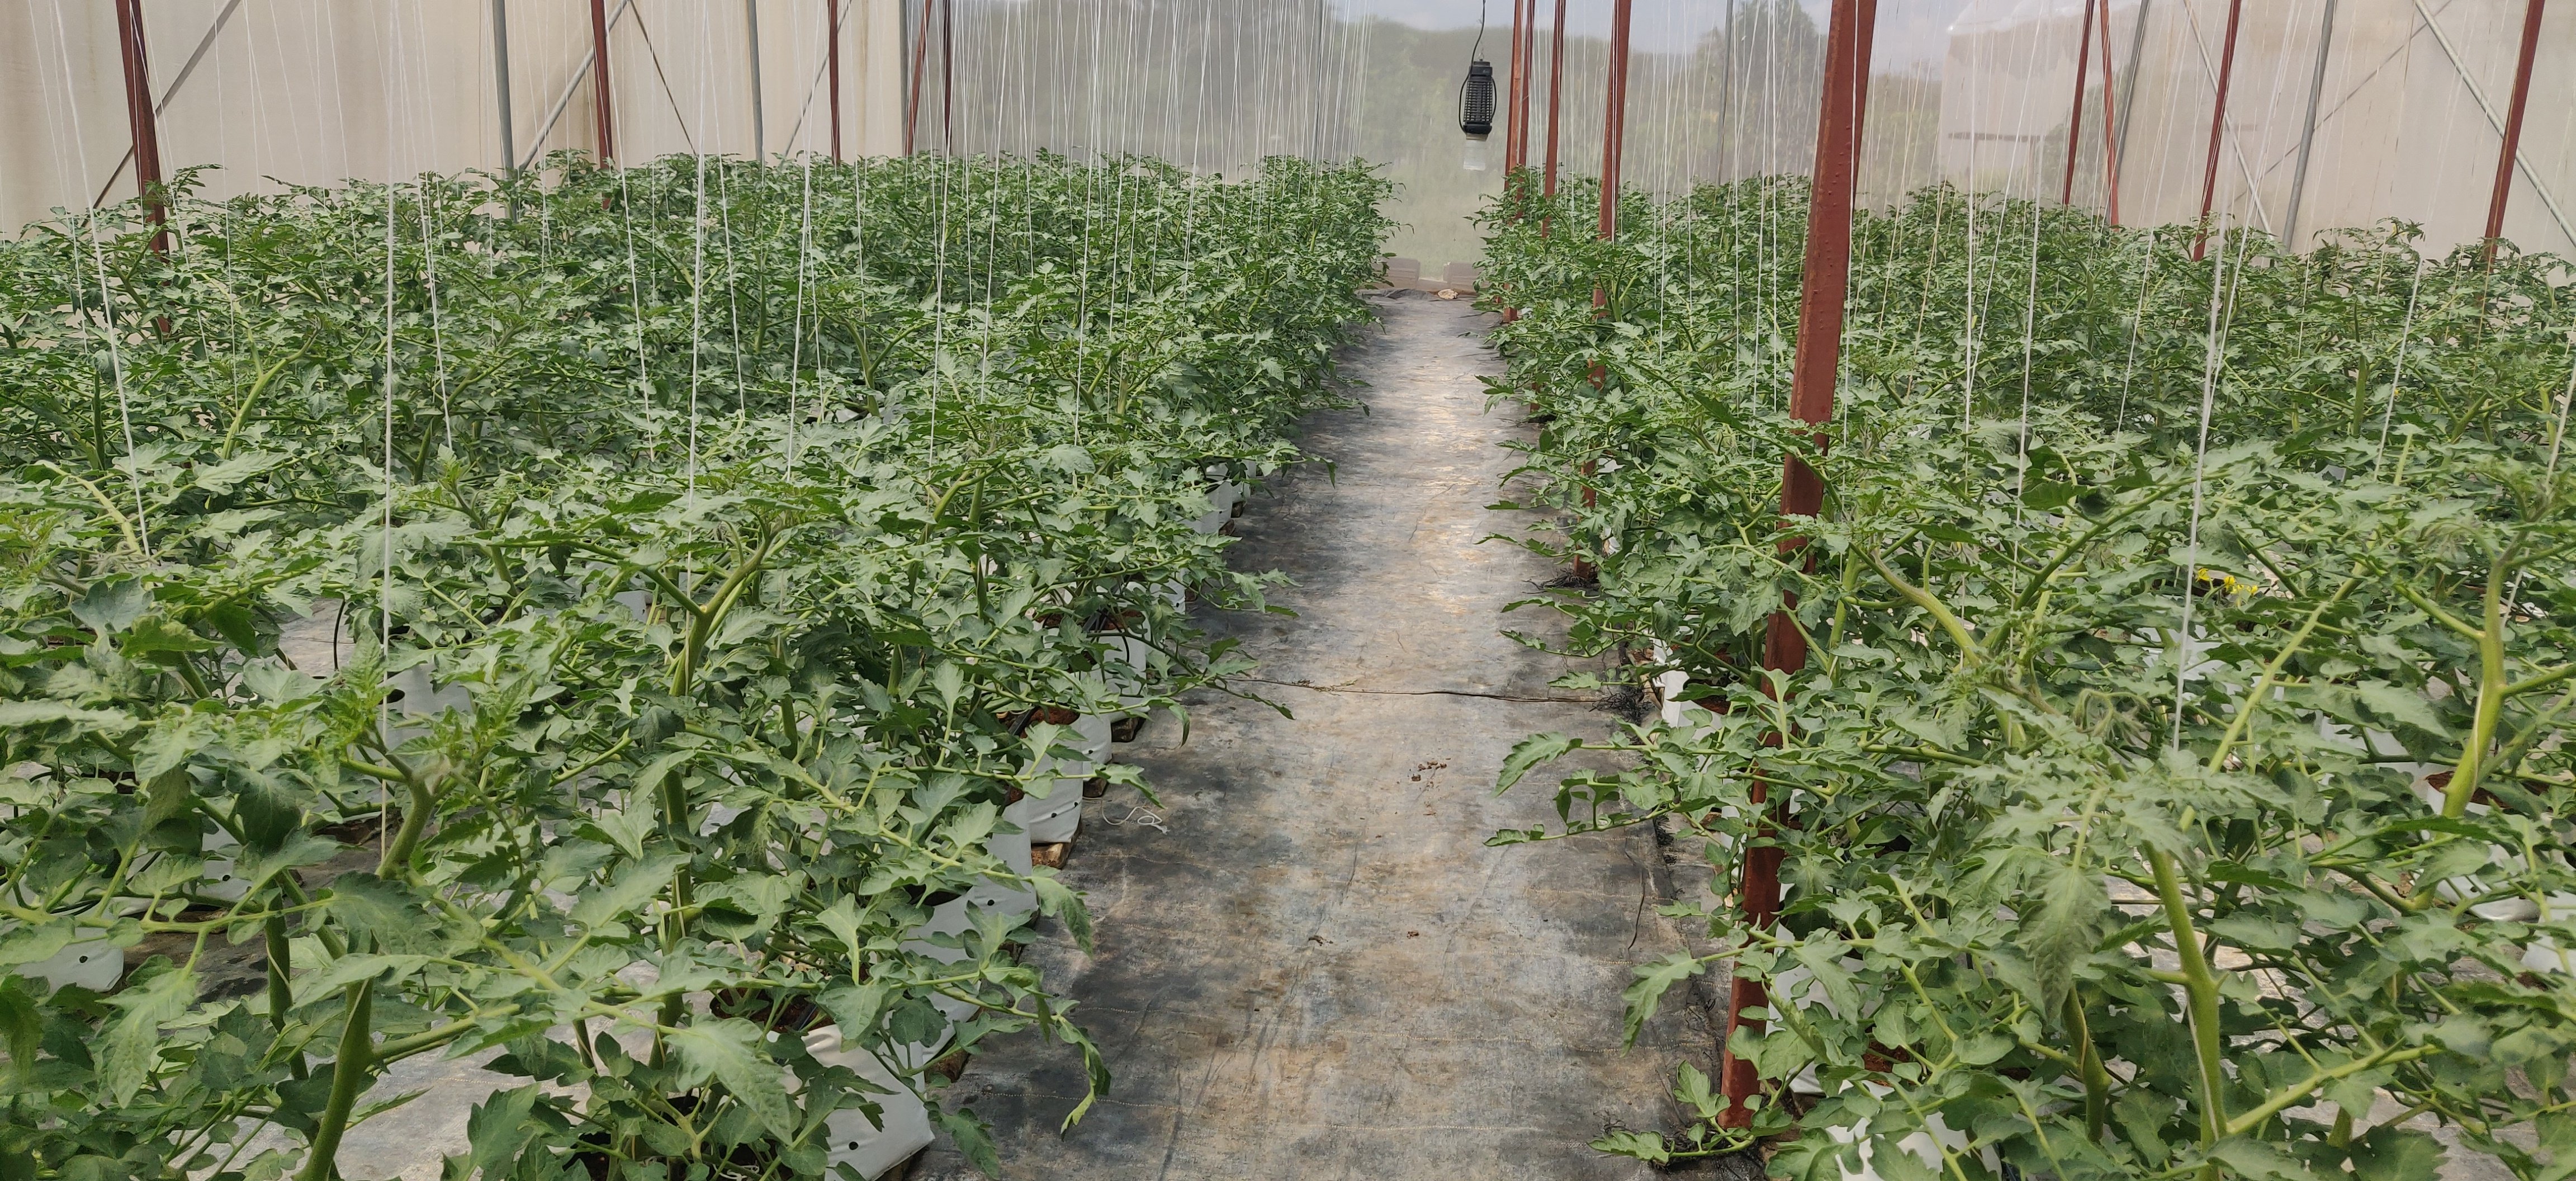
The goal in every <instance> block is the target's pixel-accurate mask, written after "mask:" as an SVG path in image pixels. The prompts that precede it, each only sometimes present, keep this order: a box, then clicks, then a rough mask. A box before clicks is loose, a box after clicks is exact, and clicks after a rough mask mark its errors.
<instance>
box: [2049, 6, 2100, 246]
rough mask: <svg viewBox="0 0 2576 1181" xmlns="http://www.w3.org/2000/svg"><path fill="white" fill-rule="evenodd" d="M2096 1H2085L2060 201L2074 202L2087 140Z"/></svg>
mask: <svg viewBox="0 0 2576 1181" xmlns="http://www.w3.org/2000/svg"><path fill="white" fill-rule="evenodd" d="M2095 3H2097V0H2084V21H2083V25H2084V36H2083V40H2082V42H2081V44H2080V45H2079V46H2078V48H2077V49H2076V50H2075V109H2074V110H2073V111H2071V112H2069V113H2068V114H2067V116H2066V186H2065V187H2064V188H2062V189H2060V190H2059V191H2058V194H2057V203H2058V204H2060V205H2072V204H2074V203H2075V149H2076V147H2077V146H2078V145H2080V144H2082V143H2083V142H2084V83H2085V82H2086V81H2088V80H2089V79H2087V78H2086V77H2085V73H2086V71H2087V70H2089V69H2091V68H2092V65H2093V7H2094V5H2095Z"/></svg>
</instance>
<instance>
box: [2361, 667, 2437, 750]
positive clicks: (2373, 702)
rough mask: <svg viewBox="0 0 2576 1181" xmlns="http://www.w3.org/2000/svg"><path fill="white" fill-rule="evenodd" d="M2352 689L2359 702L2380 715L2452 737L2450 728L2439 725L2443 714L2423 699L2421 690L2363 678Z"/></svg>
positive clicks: (2419, 728)
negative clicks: (2434, 710) (2363, 679)
mask: <svg viewBox="0 0 2576 1181" xmlns="http://www.w3.org/2000/svg"><path fill="white" fill-rule="evenodd" d="M2352 691H2353V695H2354V696H2356V697H2359V698H2360V699H2361V701H2362V704H2364V705H2367V706H2369V707H2370V708H2371V710H2372V711H2373V712H2375V713H2377V714H2379V715H2380V716H2382V717H2385V718H2390V719H2393V720H2395V721H2399V722H2403V723H2405V724H2407V725H2409V726H2413V727H2415V728H2416V729H2418V730H2422V731H2424V732H2425V733H2428V734H2434V735H2438V736H2440V737H2443V738H2448V737H2450V736H2451V730H2450V728H2449V727H2447V726H2445V725H2443V724H2442V716H2441V715H2440V714H2437V713H2435V712H2433V704H2432V703H2431V702H2429V701H2426V700H2425V699H2424V695H2423V694H2422V693H2419V692H2416V691H2414V690H2412V689H2402V688H2399V687H2398V686H2395V685H2391V684H2389V683H2388V682H2386V681H2362V682H2359V683H2357V684H2355V685H2354V686H2353V687H2352Z"/></svg>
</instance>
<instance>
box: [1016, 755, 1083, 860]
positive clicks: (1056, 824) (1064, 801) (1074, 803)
mask: <svg viewBox="0 0 2576 1181" xmlns="http://www.w3.org/2000/svg"><path fill="white" fill-rule="evenodd" d="M1076 765H1078V764H1076ZM1057 769H1058V770H1064V769H1065V767H1062V766H1060V767H1058V768H1057ZM1083 778H1087V776H1084V777H1075V776H1070V775H1068V776H1066V777H1063V778H1058V779H1048V780H1041V781H1039V782H1038V783H1037V784H1034V785H1032V786H1034V787H1036V788H1037V789H1038V791H1043V792H1044V793H1045V798H1044V799H1040V798H1039V796H1038V791H1032V792H1030V793H1029V794H1028V795H1025V796H1022V797H1021V798H1020V800H1019V802H1018V803H1015V804H1012V805H1011V807H1010V808H1009V809H1007V810H1005V811H1004V813H1003V815H1005V816H1008V817H1009V818H1010V820H1011V823H1013V824H1016V825H1019V826H1020V827H1021V828H1024V829H1027V830H1028V838H1029V843H1030V844H1032V845H1057V844H1062V843H1064V842H1066V841H1069V840H1072V839H1073V834H1074V830H1075V829H1076V828H1078V827H1080V826H1081V824H1082V780H1083ZM1014 813H1016V814H1014Z"/></svg>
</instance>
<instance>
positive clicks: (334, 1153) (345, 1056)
mask: <svg viewBox="0 0 2576 1181" xmlns="http://www.w3.org/2000/svg"><path fill="white" fill-rule="evenodd" d="M375 991H376V984H375V981H373V980H361V981H359V982H357V983H356V984H352V985H350V986H349V1015H348V1016H347V1017H346V1018H344V1019H343V1020H342V1021H341V1023H340V1051H339V1055H338V1056H337V1057H336V1058H334V1059H333V1060H332V1062H331V1098H330V1100H329V1102H328V1103H327V1104H326V1105H325V1106H324V1107H323V1108H322V1119H321V1121H320V1122H319V1123H317V1124H315V1125H314V1128H313V1148H312V1151H311V1153H310V1155H308V1156H306V1157H305V1158H304V1169H303V1171H302V1172H299V1173H297V1174H296V1181H328V1179H329V1178H331V1177H334V1176H337V1175H338V1173H339V1161H338V1157H339V1155H340V1137H341V1135H342V1134H343V1133H345V1132H347V1131H348V1130H349V1111H350V1109H351V1108H353V1107H356V1106H357V1103H358V1094H359V1092H361V1091H364V1090H366V1089H367V1076H368V1074H369V1073H371V1071H372V1069H373V1066H374V1058H375V1054H374V1050H375V1043H374V1041H373V1032H374V1031H373V1030H372V1029H371V1028H370V1026H372V1025H373V1024H374V1023H375V1022H374V1012H375Z"/></svg>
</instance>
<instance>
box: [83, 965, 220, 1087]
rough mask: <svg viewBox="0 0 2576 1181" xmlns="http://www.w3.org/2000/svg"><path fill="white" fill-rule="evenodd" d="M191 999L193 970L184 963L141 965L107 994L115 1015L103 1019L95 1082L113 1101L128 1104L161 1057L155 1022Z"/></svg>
mask: <svg viewBox="0 0 2576 1181" xmlns="http://www.w3.org/2000/svg"><path fill="white" fill-rule="evenodd" d="M196 999H197V974H196V973H195V972H192V971H190V970H188V969H187V968H184V967H178V968H171V967H166V966H165V967H162V968H160V969H159V970H155V969H154V968H152V967H149V966H147V967H146V968H145V969H144V970H143V971H142V972H140V973H138V974H137V978H136V979H135V980H134V981H133V982H132V983H131V984H129V985H127V986H126V988H125V990H124V991H122V992H119V993H117V994H116V995H115V996H112V997H110V998H108V1002H107V1003H108V1004H109V1005H110V1006H113V1007H114V1008H115V1009H116V1018H115V1019H114V1020H113V1021H111V1022H109V1023H108V1027H107V1033H106V1036H105V1037H104V1038H103V1039H102V1041H103V1043H104V1047H103V1049H102V1051H101V1053H100V1054H99V1061H98V1078H99V1085H100V1086H101V1087H102V1088H103V1089H105V1090H106V1092H107V1093H108V1094H109V1095H111V1096H113V1097H114V1098H115V1100H116V1101H117V1102H118V1103H129V1102H132V1101H133V1099H134V1095H135V1092H137V1091H140V1090H142V1089H143V1084H144V1083H145V1082H147V1081H149V1079H150V1078H151V1076H152V1069H153V1067H154V1066H155V1065H156V1064H158V1063H159V1062H160V1060H161V1047H162V1045H163V1044H164V1043H163V1042H162V1039H161V1027H162V1026H164V1025H167V1024H169V1023H170V1022H173V1021H176V1020H178V1019H179V1018H180V1017H181V1016H183V1015H185V1014H186V1013H187V1011H188V1006H189V1005H190V1004H192V1003H193V1002H195V1001H196Z"/></svg>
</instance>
